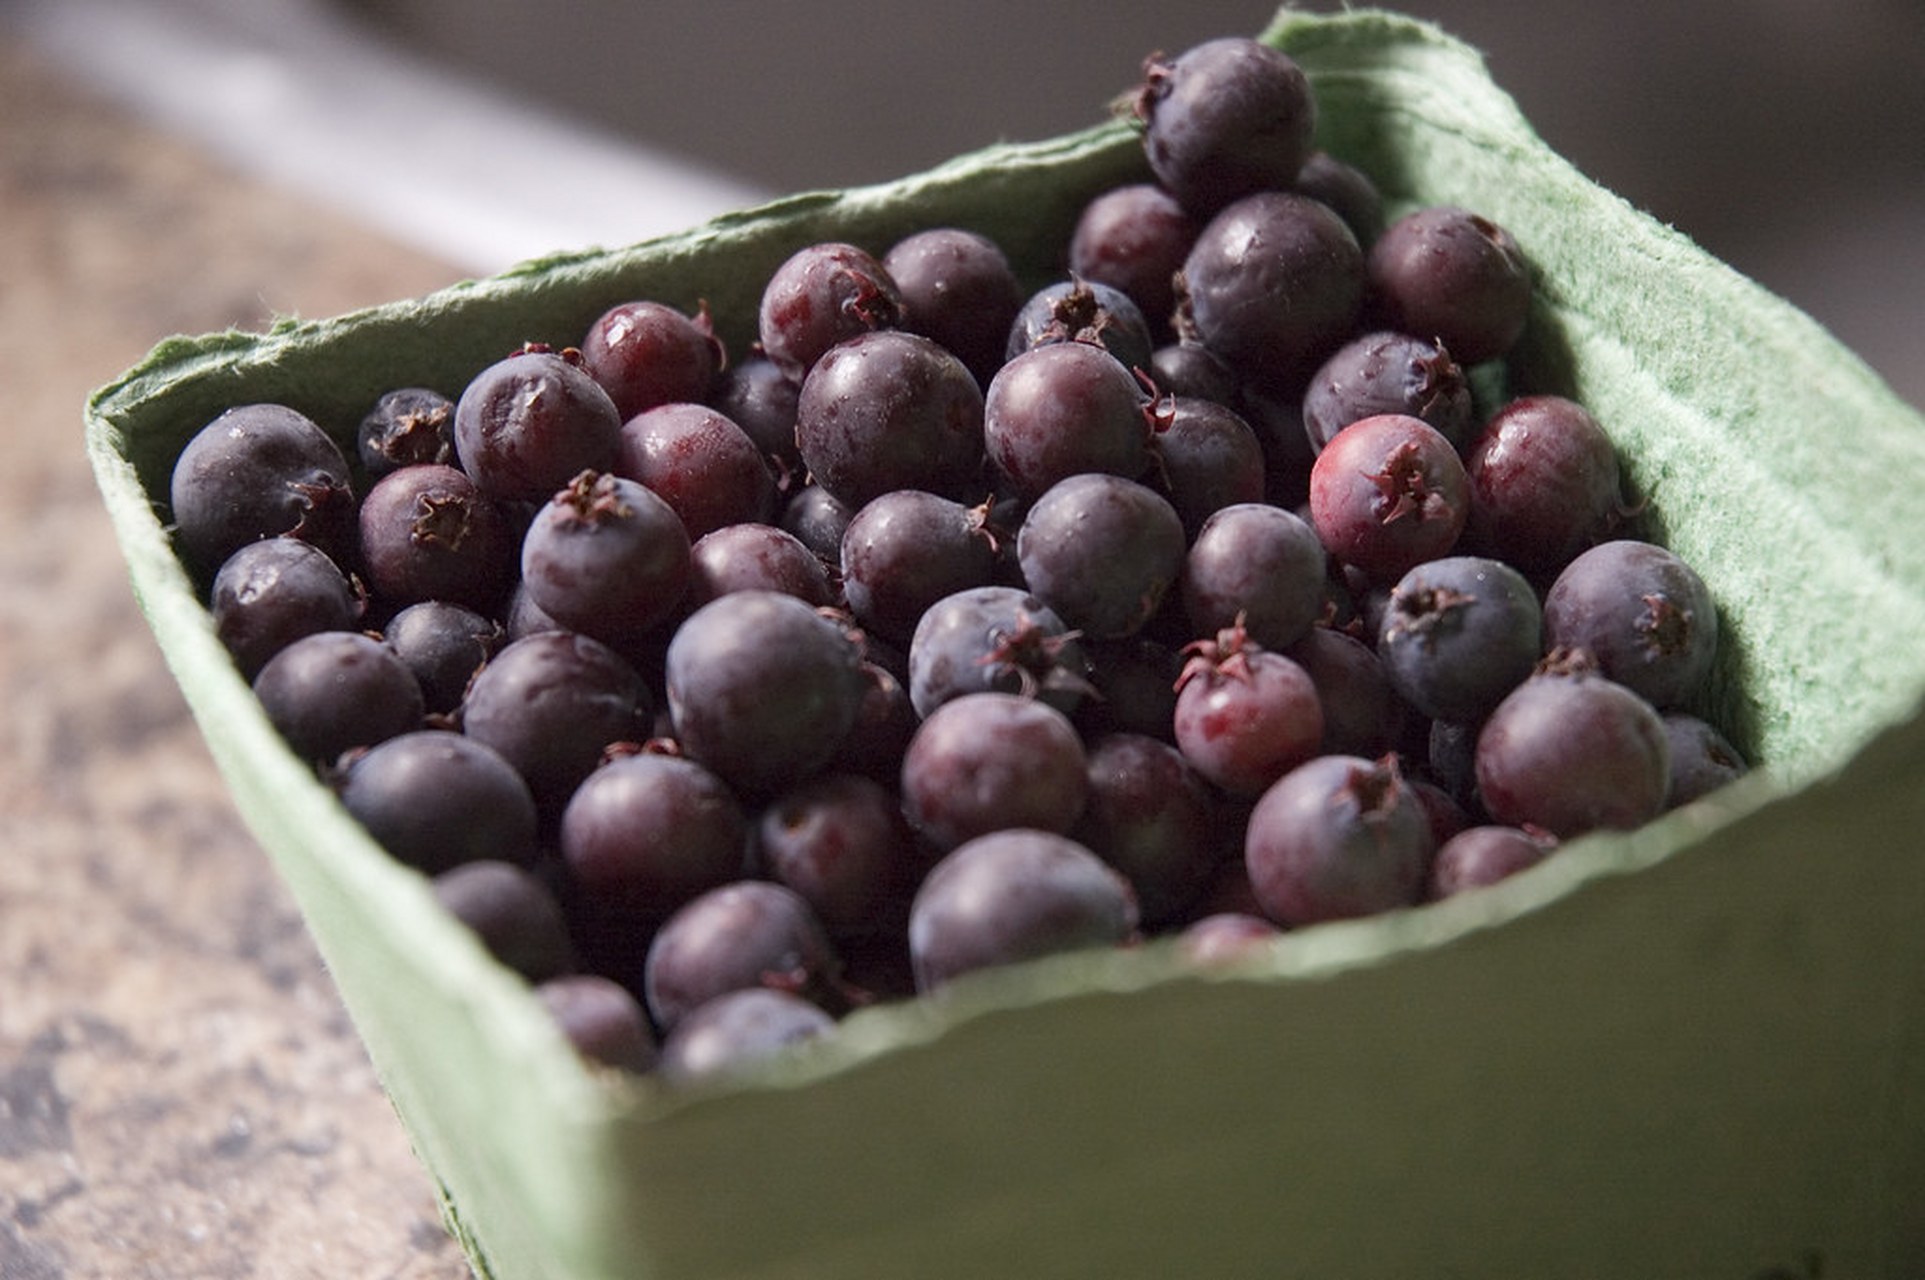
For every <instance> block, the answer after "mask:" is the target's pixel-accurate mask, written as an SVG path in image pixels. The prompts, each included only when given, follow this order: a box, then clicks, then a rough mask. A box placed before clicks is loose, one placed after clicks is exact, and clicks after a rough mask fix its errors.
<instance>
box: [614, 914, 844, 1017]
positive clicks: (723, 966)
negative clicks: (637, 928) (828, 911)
mask: <svg viewBox="0 0 1925 1280" xmlns="http://www.w3.org/2000/svg"><path fill="white" fill-rule="evenodd" d="M840 968H841V964H840V961H839V960H838V958H837V956H836V953H835V948H834V946H833V945H832V944H831V943H830V941H829V937H828V935H827V934H826V933H824V932H823V929H822V922H821V921H819V920H817V919H816V917H815V913H814V912H813V911H811V910H810V909H809V904H808V903H807V902H804V901H803V900H802V897H801V895H800V894H797V893H796V892H795V891H793V890H791V889H786V888H784V887H783V886H781V885H779V884H770V883H768V882H767V881H762V880H738V881H736V882H734V883H732V884H725V885H721V886H719V887H718V888H714V889H710V890H708V891H707V892H706V893H703V894H702V895H700V896H699V897H697V898H694V899H693V900H691V901H690V902H688V903H686V904H684V905H683V906H682V907H681V908H680V909H679V910H677V911H676V912H675V914H674V915H672V916H670V917H669V918H668V920H667V922H666V923H664V924H663V925H662V927H661V929H660V931H659V932H657V933H656V935H655V938H654V940H653V941H652V942H650V943H649V947H648V958H647V960H646V962H645V964H644V967H643V973H642V985H643V990H644V993H645V999H646V1002H647V1005H648V1011H649V1013H650V1014H652V1015H653V1016H654V1019H655V1025H656V1026H657V1027H659V1028H661V1030H662V1031H663V1033H664V1034H671V1033H673V1031H674V1030H675V1027H676V1025H677V1024H678V1023H680V1022H681V1021H682V1019H683V1018H685V1017H687V1016H688V1015H689V1014H690V1013H692V1012H694V1011H695V1010H696V1009H697V1008H699V1007H701V1006H702V1005H704V1004H706V1003H708V1002H709V1001H710V1000H713V999H715V998H716V997H717V996H722V995H726V994H728V993H729V992H731V991H745V990H749V989H752V988H755V987H768V988H771V989H773V990H776V991H782V992H786V993H788V994H789V995H793V996H800V997H802V998H804V999H807V1000H810V1001H812V1002H814V1003H816V1004H818V1005H822V1006H823V1007H824V1008H826V1009H837V1008H839V1007H840V1006H841V1003H842V1000H843V994H842V991H841V988H840V985H839V977H840Z"/></svg>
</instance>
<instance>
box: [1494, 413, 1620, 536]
mask: <svg viewBox="0 0 1925 1280" xmlns="http://www.w3.org/2000/svg"><path fill="white" fill-rule="evenodd" d="M1466 470H1467V472H1468V474H1469V477H1470V514H1469V519H1468V522H1467V523H1466V525H1465V529H1464V534H1465V538H1466V540H1467V542H1469V543H1470V544H1471V545H1474V546H1476V547H1477V548H1478V549H1479V550H1480V551H1481V552H1482V553H1483V554H1486V555H1493V556H1496V557H1498V558H1499V559H1501V560H1504V561H1507V562H1508V563H1510V564H1513V565H1515V566H1517V567H1518V568H1519V569H1522V570H1523V571H1524V572H1526V573H1531V574H1538V573H1546V574H1550V573H1556V572H1557V571H1558V570H1560V569H1562V568H1563V567H1564V566H1565V565H1567V564H1569V563H1570V562H1571V560H1572V559H1573V558H1574V557H1576V556H1577V555H1578V553H1579V552H1582V551H1584V550H1585V549H1586V548H1588V547H1590V546H1592V545H1593V544H1595V543H1598V542H1601V541H1603V540H1604V539H1606V538H1608V537H1610V536H1611V534H1612V532H1613V531H1614V530H1615V529H1616V528H1617V527H1618V525H1619V524H1620V523H1621V522H1622V521H1623V520H1624V518H1625V516H1626V514H1627V509H1626V507H1625V505H1624V501H1623V498H1622V497H1621V496H1620V494H1619V467H1618V455H1617V448H1616V446H1614V445H1613V444H1612V443H1611V439H1610V437H1609V436H1607V435H1605V433H1604V428H1603V427H1602V426H1600V425H1599V424H1598V421H1597V419H1596V418H1594V417H1592V416H1591V414H1590V413H1589V412H1588V411H1587V410H1586V409H1585V408H1584V407H1583V406H1582V405H1580V404H1578V403H1576V402H1575V401H1572V400H1568V399H1565V398H1564V397H1562V396H1523V397H1520V398H1518V399H1515V400H1512V401H1510V402H1508V403H1507V404H1505V405H1504V406H1503V407H1502V408H1500V409H1498V411H1497V412H1496V413H1494V414H1492V415H1491V418H1490V421H1489V422H1487V423H1485V425H1484V429H1483V431H1482V432H1481V433H1480V434H1479V435H1478V437H1477V439H1476V440H1475V441H1474V442H1473V443H1472V445H1471V448H1470V451H1469V454H1468V461H1467V463H1466Z"/></svg>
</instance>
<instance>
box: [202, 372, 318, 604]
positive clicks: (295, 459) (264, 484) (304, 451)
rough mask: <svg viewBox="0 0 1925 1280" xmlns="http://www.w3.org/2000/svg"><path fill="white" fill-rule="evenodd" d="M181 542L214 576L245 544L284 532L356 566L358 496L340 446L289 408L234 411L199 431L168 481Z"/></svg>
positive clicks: (251, 407) (268, 406)
mask: <svg viewBox="0 0 1925 1280" xmlns="http://www.w3.org/2000/svg"><path fill="white" fill-rule="evenodd" d="M169 501H170V502H171V504H172V508H173V523H174V545H175V546H176V548H177V549H178V550H179V552H180V557H181V559H182V560H183V561H184V562H186V564H187V565H188V566H189V567H190V568H191V569H194V570H195V571H196V572H200V573H206V574H212V573H213V572H214V571H215V570H217V569H218V568H220V566H221V564H222V562H224V561H225V560H226V559H227V557H229V556H231V555H233V554H234V552H236V551H238V550H239V549H240V548H241V547H243V546H244V545H246V544H247V543H250V542H254V541H257V540H259V539H261V538H272V537H274V536H276V535H278V534H291V535H292V536H294V537H296V538H299V539H301V540H302V541H304V542H311V543H313V544H314V545H315V546H317V547H319V548H320V549H321V550H323V551H325V552H327V553H328V555H329V556H330V557H331V558H332V559H333V560H334V561H335V563H337V564H344V563H351V562H352V559H353V557H352V556H351V554H349V553H351V552H352V550H353V548H354V493H353V489H352V487H351V486H350V484H349V480H348V462H347V459H346V458H345V457H344V456H342V453H341V449H340V447H339V446H338V445H336V444H335V443H334V441H333V440H332V439H330V438H329V436H328V434H327V433H326V432H325V431H323V430H321V428H320V427H318V426H316V425H315V424H314V422H313V420H312V419H310V418H308V417H307V416H306V415H304V414H301V413H299V412H297V411H295V410H293V409H290V408H288V407H287V406H286V405H279V404H248V405H240V406H238V407H236V408H233V409H229V410H227V411H226V412H225V413H223V414H221V415H220V416H219V417H217V418H215V419H214V420H213V421H212V422H210V423H208V424H207V425H206V426H204V427H202V428H201V429H200V431H198V432H197V433H195V435H194V438H193V439H191V440H189V441H188V442H187V447H186V448H185V449H182V450H181V453H180V457H179V458H178V459H177V460H176V461H175V463H174V471H173V475H172V478H171V480H170V482H169Z"/></svg>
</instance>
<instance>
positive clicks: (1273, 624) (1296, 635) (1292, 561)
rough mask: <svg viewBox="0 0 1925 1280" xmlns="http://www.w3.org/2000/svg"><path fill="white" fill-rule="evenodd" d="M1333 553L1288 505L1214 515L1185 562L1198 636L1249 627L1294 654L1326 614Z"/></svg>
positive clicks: (1269, 644)
mask: <svg viewBox="0 0 1925 1280" xmlns="http://www.w3.org/2000/svg"><path fill="white" fill-rule="evenodd" d="M1324 579H1325V556H1324V550H1323V544H1322V543H1321V542H1319V541H1318V540H1317V532H1316V530H1315V529H1312V528H1311V527H1310V525H1309V523H1308V522H1307V521H1305V520H1304V519H1303V517H1301V516H1299V515H1297V514H1296V513H1294V512H1291V511H1285V510H1284V509H1283V508H1282V507H1272V506H1268V505H1266V504H1264V503H1255V502H1245V503H1238V504H1236V505H1234V506H1228V507H1225V508H1223V509H1222V510H1221V511H1218V512H1217V513H1216V514H1215V515H1213V516H1211V517H1210V518H1209V519H1208V520H1206V521H1205V522H1204V524H1203V527H1202V528H1201V529H1200V530H1198V531H1197V535H1196V540H1195V541H1194V542H1192V543H1191V544H1190V549H1189V551H1188V553H1187V555H1186V557H1185V560H1184V564H1183V587H1182V595H1183V612H1184V616H1185V617H1186V618H1188V620H1189V624H1190V633H1191V634H1192V635H1201V636H1208V635H1215V634H1216V633H1217V632H1219V631H1223V630H1225V629H1227V628H1229V627H1232V626H1236V625H1239V623H1240V624H1241V625H1242V627H1243V629H1244V631H1245V632H1246V633H1247V634H1248V635H1249V638H1250V639H1251V640H1253V641H1255V642H1256V643H1257V644H1259V645H1261V646H1263V647H1264V648H1266V649H1279V650H1281V649H1287V648H1289V647H1290V646H1291V645H1293V644H1295V643H1297V642H1298V641H1299V640H1301V639H1303V638H1304V636H1305V635H1307V634H1309V632H1310V629H1311V627H1312V626H1313V625H1314V624H1315V623H1316V621H1317V619H1318V617H1319V616H1321V614H1322V612H1323V603H1324Z"/></svg>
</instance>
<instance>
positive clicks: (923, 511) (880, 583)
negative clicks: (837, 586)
mask: <svg viewBox="0 0 1925 1280" xmlns="http://www.w3.org/2000/svg"><path fill="white" fill-rule="evenodd" d="M988 521H989V512H988V510H987V509H986V507H981V506H978V507H966V506H964V505H963V504H962V503H960V502H955V501H953V500H951V499H949V498H944V497H941V496H940V495H938V494H933V493H928V492H926V491H924V490H920V489H895V490H892V491H890V492H888V493H885V494H881V495H879V496H877V497H876V498H874V499H872V500H870V501H869V502H867V503H865V504H864V505H863V507H862V509H861V510H860V511H858V512H856V514H855V516H854V518H852V519H851V520H850V521H849V527H848V529H847V530H845V531H844V533H843V535H842V557H841V561H842V590H843V594H844V596H845V597H846V598H847V600H848V604H849V612H851V613H853V614H854V615H855V617H856V621H858V622H860V623H861V624H862V625H863V626H864V627H867V628H869V629H870V630H872V631H874V632H875V633H876V634H878V635H881V636H885V637H887V638H889V639H891V640H895V641H898V642H907V641H908V640H909V639H910V637H911V636H913V635H914V634H915V630H916V623H918V622H919V621H921V620H922V615H923V614H924V613H925V612H926V611H927V610H928V609H929V606H931V605H933V604H935V603H936V602H937V601H938V600H941V599H942V598H943V597H944V596H949V595H954V594H955V593H956V592H958V591H965V590H968V589H969V588H971V587H978V586H984V585H987V584H988V583H989V582H990V580H991V579H992V578H993V577H994V576H995V573H996V560H997V537H996V534H995V533H994V532H993V531H992V530H991V529H990V527H989V522H988Z"/></svg>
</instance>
